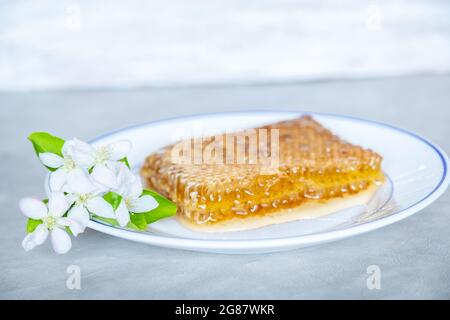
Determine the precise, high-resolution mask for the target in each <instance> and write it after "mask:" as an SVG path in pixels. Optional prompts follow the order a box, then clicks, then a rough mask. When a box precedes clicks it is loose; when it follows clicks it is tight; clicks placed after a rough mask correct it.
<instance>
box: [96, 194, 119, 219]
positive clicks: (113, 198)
mask: <svg viewBox="0 0 450 320" xmlns="http://www.w3.org/2000/svg"><path fill="white" fill-rule="evenodd" d="M103 199H105V200H106V202H108V203H109V204H110V205H111V206H112V207H113V209H114V211H116V210H117V208H118V207H119V205H120V202H122V197H121V196H120V194H117V193H115V192H109V193H107V194H105V195H104V196H103ZM93 213H94V214H95V212H93Z"/></svg>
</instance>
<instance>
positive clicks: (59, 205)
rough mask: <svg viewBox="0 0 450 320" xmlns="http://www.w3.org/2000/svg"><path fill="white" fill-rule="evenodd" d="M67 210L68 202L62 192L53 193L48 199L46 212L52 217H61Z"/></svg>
mask: <svg viewBox="0 0 450 320" xmlns="http://www.w3.org/2000/svg"><path fill="white" fill-rule="evenodd" d="M67 210H69V201H68V200H67V198H66V197H65V196H64V193H62V192H53V193H51V194H50V196H49V197H48V212H49V214H51V215H52V216H54V217H62V216H63V215H64V214H65V213H66V212H67Z"/></svg>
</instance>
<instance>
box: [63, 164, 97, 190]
mask: <svg viewBox="0 0 450 320" xmlns="http://www.w3.org/2000/svg"><path fill="white" fill-rule="evenodd" d="M67 187H68V188H67V189H68V190H69V191H70V193H77V194H90V193H93V192H94V191H95V189H96V187H95V185H94V184H93V183H92V181H91V180H90V179H89V177H88V175H87V174H86V173H85V172H84V171H83V170H81V169H75V170H72V171H71V172H69V174H68V175H67Z"/></svg>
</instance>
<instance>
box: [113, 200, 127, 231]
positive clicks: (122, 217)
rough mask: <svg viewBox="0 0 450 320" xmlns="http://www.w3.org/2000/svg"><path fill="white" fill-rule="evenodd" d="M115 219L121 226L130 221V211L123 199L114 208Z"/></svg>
mask: <svg viewBox="0 0 450 320" xmlns="http://www.w3.org/2000/svg"><path fill="white" fill-rule="evenodd" d="M116 220H117V222H118V223H119V225H120V226H121V227H125V226H126V225H127V224H128V223H129V222H130V213H129V212H128V208H127V206H126V204H125V201H124V200H123V199H122V201H121V202H120V205H119V207H118V208H117V210H116Z"/></svg>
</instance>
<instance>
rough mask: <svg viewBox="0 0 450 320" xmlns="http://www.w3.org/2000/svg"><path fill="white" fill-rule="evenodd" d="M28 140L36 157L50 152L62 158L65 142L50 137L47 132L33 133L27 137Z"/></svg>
mask: <svg viewBox="0 0 450 320" xmlns="http://www.w3.org/2000/svg"><path fill="white" fill-rule="evenodd" d="M28 140H30V141H31V143H32V144H33V147H34V150H35V151H36V154H37V155H39V154H40V153H44V152H50V153H55V154H57V155H59V156H62V147H63V146H64V143H65V141H64V140H63V139H61V138H58V137H55V136H52V135H51V134H49V133H47V132H35V133H32V134H31V135H30V136H29V137H28Z"/></svg>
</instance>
